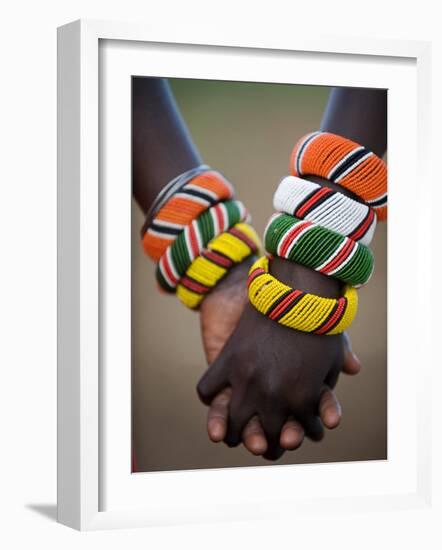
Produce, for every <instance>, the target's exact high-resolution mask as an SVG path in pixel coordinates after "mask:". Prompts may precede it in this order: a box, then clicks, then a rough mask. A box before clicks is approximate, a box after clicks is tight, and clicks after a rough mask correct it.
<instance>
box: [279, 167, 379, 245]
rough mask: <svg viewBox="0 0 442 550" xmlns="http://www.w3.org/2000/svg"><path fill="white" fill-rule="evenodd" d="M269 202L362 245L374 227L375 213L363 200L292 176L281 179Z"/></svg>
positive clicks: (367, 242)
mask: <svg viewBox="0 0 442 550" xmlns="http://www.w3.org/2000/svg"><path fill="white" fill-rule="evenodd" d="M273 206H274V208H275V210H277V211H279V212H285V213H286V214H290V215H292V216H296V217H297V218H300V219H304V220H310V221H313V222H315V223H317V224H318V225H321V226H323V227H325V228H327V229H331V230H333V231H336V232H337V233H340V234H341V235H344V236H346V237H349V238H350V239H353V240H354V241H359V242H360V243H361V244H365V245H369V244H370V242H371V239H372V238H373V234H374V230H375V228H376V221H377V220H376V214H375V212H374V210H373V209H372V208H370V207H369V206H367V205H366V204H363V203H360V202H358V201H355V200H353V199H351V198H350V197H347V196H346V195H344V194H343V193H339V192H337V191H333V190H332V189H330V188H329V187H326V186H324V187H322V186H321V185H319V184H317V183H314V182H312V181H309V180H304V179H301V178H298V177H296V176H287V177H285V178H284V179H283V180H282V181H281V183H280V184H279V186H278V188H277V190H276V192H275V194H274V196H273Z"/></svg>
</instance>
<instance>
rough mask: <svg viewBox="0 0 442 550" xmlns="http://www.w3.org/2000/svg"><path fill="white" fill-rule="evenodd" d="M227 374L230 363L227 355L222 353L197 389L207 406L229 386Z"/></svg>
mask: <svg viewBox="0 0 442 550" xmlns="http://www.w3.org/2000/svg"><path fill="white" fill-rule="evenodd" d="M227 374H228V362H227V361H226V359H225V354H224V353H221V355H219V356H218V357H217V359H216V360H215V362H214V363H212V364H211V365H210V367H209V368H208V369H207V370H206V372H205V373H204V374H203V376H202V377H201V378H200V381H199V382H198V385H197V387H196V391H197V392H198V396H199V398H200V399H201V401H202V402H203V403H204V404H205V405H210V403H211V402H212V400H213V398H214V397H215V396H216V395H217V394H218V393H219V392H220V391H221V390H223V389H224V388H225V387H226V386H227V385H228V380H227Z"/></svg>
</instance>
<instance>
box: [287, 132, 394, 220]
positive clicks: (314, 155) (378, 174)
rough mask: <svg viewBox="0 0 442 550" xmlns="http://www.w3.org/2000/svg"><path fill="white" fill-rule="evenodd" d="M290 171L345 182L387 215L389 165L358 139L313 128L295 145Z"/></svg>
mask: <svg viewBox="0 0 442 550" xmlns="http://www.w3.org/2000/svg"><path fill="white" fill-rule="evenodd" d="M290 171H291V173H292V175H294V176H302V175H315V176H320V177H322V178H325V179H328V180H330V181H332V182H334V183H337V184H339V185H342V186H343V187H345V188H346V189H348V190H349V191H351V192H353V193H354V194H355V195H357V196H358V197H360V198H361V199H362V200H364V201H365V202H366V204H367V205H368V206H371V207H372V208H374V210H375V211H376V214H377V216H378V219H379V220H385V219H387V167H386V165H385V162H384V161H383V160H382V159H380V158H379V157H378V156H377V155H375V154H374V153H373V152H372V151H369V150H368V149H366V148H365V147H362V146H361V145H359V144H358V143H355V142H354V141H351V140H350V139H347V138H344V137H341V136H338V135H335V134H331V133H328V132H313V133H311V134H307V135H306V136H304V137H303V138H301V139H300V140H299V141H298V143H297V144H296V145H295V147H294V149H293V152H292V155H291V159H290Z"/></svg>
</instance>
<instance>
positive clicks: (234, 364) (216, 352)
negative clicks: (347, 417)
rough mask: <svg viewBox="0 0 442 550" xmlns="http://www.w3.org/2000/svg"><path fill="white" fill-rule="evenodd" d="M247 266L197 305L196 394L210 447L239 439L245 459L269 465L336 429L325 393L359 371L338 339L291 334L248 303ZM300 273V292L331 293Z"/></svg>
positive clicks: (331, 397) (333, 402)
mask: <svg viewBox="0 0 442 550" xmlns="http://www.w3.org/2000/svg"><path fill="white" fill-rule="evenodd" d="M278 261H279V262H281V260H278ZM250 263H251V262H247V263H244V264H241V265H240V266H238V267H237V268H235V270H233V272H232V273H230V274H229V276H228V277H227V278H226V280H225V281H223V282H222V284H221V285H219V287H217V289H216V290H215V291H214V292H213V293H212V294H211V295H209V296H208V297H207V298H206V300H205V301H204V302H203V305H202V307H201V329H202V335H203V342H204V348H205V351H206V357H207V360H208V362H209V363H211V366H210V367H209V368H208V370H207V371H206V373H205V374H204V376H203V377H202V379H201V380H200V382H199V384H198V393H199V396H200V398H201V400H202V401H203V402H204V403H205V404H206V405H209V414H208V433H209V437H210V438H211V439H212V440H213V441H222V440H224V441H225V442H226V443H227V444H228V445H229V446H236V445H238V444H239V443H240V442H241V440H242V441H243V443H244V445H245V446H246V448H247V449H248V450H249V451H250V452H252V453H253V454H257V455H261V454H262V455H264V457H265V458H267V459H270V460H275V459H277V458H279V457H280V456H281V455H282V454H283V452H284V451H285V450H290V449H295V448H297V447H299V445H301V443H302V441H303V438H304V434H305V435H307V436H308V437H310V438H312V439H315V440H318V439H320V438H321V437H322V435H323V426H326V427H327V428H330V429H331V428H334V427H336V426H337V425H338V424H339V421H340V417H341V409H340V405H339V402H338V401H337V399H336V396H335V394H334V392H333V389H332V388H333V387H334V386H335V384H336V381H337V379H338V376H339V373H340V371H341V370H342V371H343V372H346V373H348V374H356V373H357V372H359V369H360V364H359V360H358V359H357V358H356V357H355V356H354V354H353V353H352V352H351V349H350V345H349V341H348V338H347V337H346V336H345V335H338V336H317V335H312V334H307V333H302V332H298V331H293V330H291V329H288V328H286V327H283V326H281V325H278V324H277V323H275V322H272V321H271V320H270V319H268V318H266V317H264V316H263V315H261V314H260V313H259V312H257V311H256V310H255V309H254V308H253V307H252V306H251V305H250V304H248V302H247V289H246V285H245V279H246V276H247V271H248V268H249V266H250ZM246 264H247V265H246ZM277 267H278V266H277ZM292 267H293V266H291V268H292ZM284 268H285V266H284V265H282V271H284ZM300 270H301V272H300V273H297V277H298V279H301V281H300V282H302V283H303V284H304V285H305V286H307V287H308V286H309V285H310V288H306V290H310V291H318V292H320V291H321V290H322V291H324V290H328V291H329V292H333V291H335V292H336V291H337V290H338V289H337V287H336V288H335V289H331V288H330V289H324V288H321V287H323V285H324V281H323V279H322V278H321V279H320V280H319V279H318V276H317V275H313V276H312V275H311V272H310V270H307V271H305V272H304V271H303V268H300ZM315 277H316V280H315ZM328 281H329V279H328ZM325 284H326V285H327V284H328V283H325ZM315 287H316V288H315ZM235 327H236V329H235Z"/></svg>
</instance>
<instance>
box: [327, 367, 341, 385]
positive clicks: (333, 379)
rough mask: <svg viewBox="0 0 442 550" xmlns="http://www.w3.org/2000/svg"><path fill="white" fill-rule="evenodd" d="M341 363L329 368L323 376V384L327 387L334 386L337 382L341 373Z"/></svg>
mask: <svg viewBox="0 0 442 550" xmlns="http://www.w3.org/2000/svg"><path fill="white" fill-rule="evenodd" d="M341 368H342V365H338V366H337V367H336V368H334V369H333V370H331V371H330V372H329V373H328V374H327V376H326V377H325V380H324V384H326V385H327V386H328V387H329V388H334V387H335V386H336V383H337V382H338V378H339V375H340V374H341Z"/></svg>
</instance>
